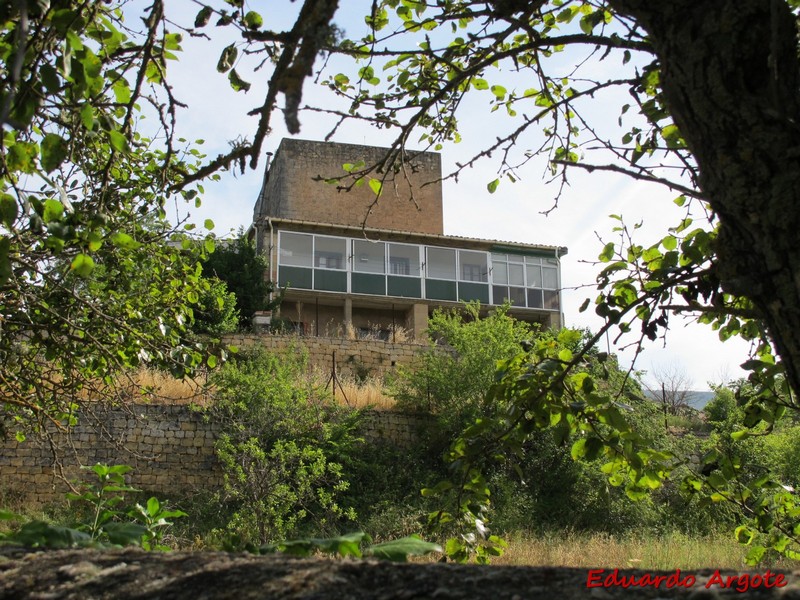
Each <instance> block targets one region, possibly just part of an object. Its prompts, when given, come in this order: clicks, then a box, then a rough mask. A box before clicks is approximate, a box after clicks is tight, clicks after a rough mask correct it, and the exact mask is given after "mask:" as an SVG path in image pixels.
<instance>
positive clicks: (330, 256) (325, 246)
mask: <svg viewBox="0 0 800 600" xmlns="http://www.w3.org/2000/svg"><path fill="white" fill-rule="evenodd" d="M345 246H346V240H345V239H344V238H331V237H322V236H319V235H317V236H314V266H315V267H320V268H322V269H345V268H346V262H345V251H346V248H345Z"/></svg>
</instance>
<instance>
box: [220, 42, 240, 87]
mask: <svg viewBox="0 0 800 600" xmlns="http://www.w3.org/2000/svg"><path fill="white" fill-rule="evenodd" d="M237 56H239V51H238V50H237V49H236V44H231V45H230V46H226V47H225V49H224V50H223V51H222V54H220V57H219V62H217V71H219V72H220V73H227V72H228V71H230V70H231V69H232V68H233V63H235V62H236V57H237ZM237 77H238V75H237ZM231 85H233V84H232V83H231ZM234 89H235V88H234Z"/></svg>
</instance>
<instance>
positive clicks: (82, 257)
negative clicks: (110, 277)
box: [70, 254, 94, 277]
mask: <svg viewBox="0 0 800 600" xmlns="http://www.w3.org/2000/svg"><path fill="white" fill-rule="evenodd" d="M70 269H71V270H72V271H75V273H77V274H78V275H79V276H81V277H88V276H89V275H91V273H92V271H93V270H94V260H93V259H92V257H91V256H87V255H86V254H78V256H76V257H75V258H74V260H73V261H72V264H71V265H70Z"/></svg>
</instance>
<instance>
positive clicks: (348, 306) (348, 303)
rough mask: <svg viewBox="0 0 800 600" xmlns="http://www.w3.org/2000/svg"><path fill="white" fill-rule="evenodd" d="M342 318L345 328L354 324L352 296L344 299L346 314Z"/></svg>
mask: <svg viewBox="0 0 800 600" xmlns="http://www.w3.org/2000/svg"><path fill="white" fill-rule="evenodd" d="M342 320H343V322H344V327H345V330H347V329H349V328H350V327H352V326H353V300H352V299H351V298H345V299H344V315H343V319H342Z"/></svg>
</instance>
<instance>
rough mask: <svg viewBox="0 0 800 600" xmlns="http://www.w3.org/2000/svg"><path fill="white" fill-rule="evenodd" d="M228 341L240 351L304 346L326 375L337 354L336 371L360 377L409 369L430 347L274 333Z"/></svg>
mask: <svg viewBox="0 0 800 600" xmlns="http://www.w3.org/2000/svg"><path fill="white" fill-rule="evenodd" d="M225 342H227V343H228V344H233V345H234V346H236V347H238V348H241V349H244V348H252V347H254V346H257V345H260V346H263V347H264V348H265V349H268V350H278V351H285V350H288V349H290V348H296V347H298V346H302V347H304V348H305V349H306V350H307V351H308V359H309V363H310V365H311V366H312V367H315V368H317V369H320V370H323V371H327V372H329V371H330V370H331V368H332V365H333V359H334V353H335V356H336V372H337V373H338V374H342V375H345V374H348V375H355V376H358V377H363V376H365V375H376V376H385V375H388V374H390V373H394V372H395V371H396V370H397V368H398V367H400V366H403V367H409V368H410V367H411V366H412V365H413V364H414V361H415V359H416V357H418V356H419V355H420V354H421V353H422V352H424V351H425V350H426V349H427V348H428V347H429V346H428V345H427V344H426V343H416V342H384V341H382V340H364V339H353V340H351V339H346V338H328V337H312V336H303V337H298V336H296V335H271V334H248V335H230V336H226V337H225Z"/></svg>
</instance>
